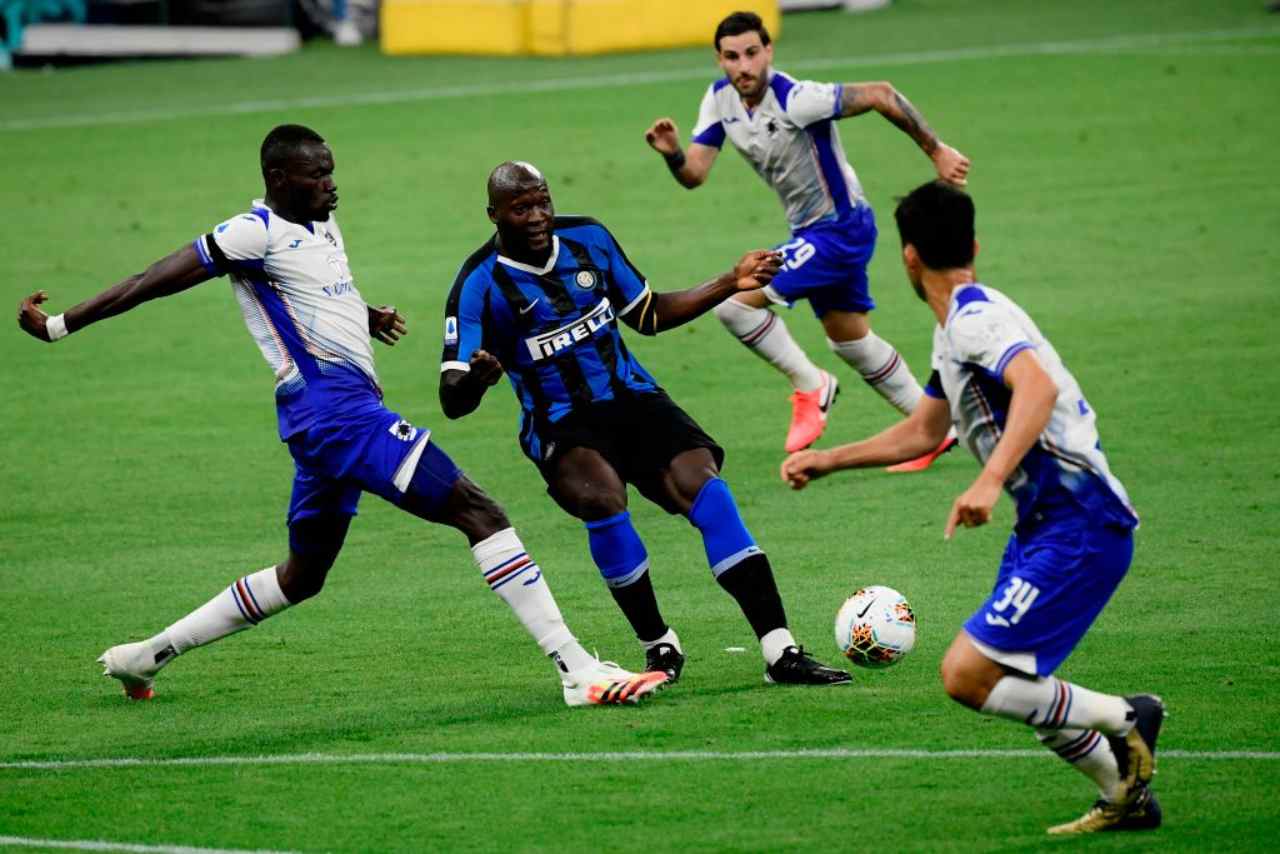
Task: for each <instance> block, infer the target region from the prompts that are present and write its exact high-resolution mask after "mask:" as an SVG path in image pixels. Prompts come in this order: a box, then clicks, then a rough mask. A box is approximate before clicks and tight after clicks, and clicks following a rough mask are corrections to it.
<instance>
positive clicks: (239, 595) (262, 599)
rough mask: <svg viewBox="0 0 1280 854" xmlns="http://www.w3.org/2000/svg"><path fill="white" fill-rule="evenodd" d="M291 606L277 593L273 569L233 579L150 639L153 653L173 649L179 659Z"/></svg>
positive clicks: (278, 585)
mask: <svg viewBox="0 0 1280 854" xmlns="http://www.w3.org/2000/svg"><path fill="white" fill-rule="evenodd" d="M290 604H291V603H290V602H289V600H288V599H286V598H285V597H284V593H282V592H281V590H280V582H279V581H278V580H277V579H276V568H275V567H274V566H269V567H267V568H266V569H261V570H258V571H257V572H255V573H253V574H252V575H246V576H245V577H244V578H239V579H236V582H235V583H234V584H232V585H231V586H230V587H228V588H227V589H226V590H224V591H222V592H221V593H219V594H218V595H217V596H215V597H213V598H212V599H210V600H209V601H208V602H206V603H205V604H203V605H201V606H200V607H199V608H197V609H196V610H194V611H192V612H191V613H190V614H188V615H187V616H185V617H183V618H182V619H181V620H178V622H176V623H174V624H173V625H172V626H170V627H169V628H167V629H165V630H164V631H163V632H161V633H160V634H158V635H156V636H155V637H154V638H152V639H151V642H152V646H153V648H155V651H156V652H159V651H160V650H161V649H163V648H164V647H165V646H172V647H173V649H174V652H176V653H177V654H179V655H181V654H182V653H184V652H186V651H187V650H189V649H194V648H195V647H197V646H204V645H205V644H207V643H213V642H214V641H216V640H218V639H219V638H224V637H226V636H227V635H230V634H235V633H236V632H238V631H242V630H244V629H248V628H251V627H253V626H256V625H257V624H258V623H261V622H262V621H263V620H265V619H266V618H267V617H270V616H271V615H273V614H278V613H280V612H281V611H283V610H284V609H285V608H288V607H289V605H290Z"/></svg>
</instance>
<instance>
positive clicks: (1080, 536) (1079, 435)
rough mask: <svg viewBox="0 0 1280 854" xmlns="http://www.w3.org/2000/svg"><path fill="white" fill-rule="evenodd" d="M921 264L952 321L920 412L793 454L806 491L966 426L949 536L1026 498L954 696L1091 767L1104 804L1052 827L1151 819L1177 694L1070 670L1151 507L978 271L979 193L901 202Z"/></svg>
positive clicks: (952, 191)
mask: <svg viewBox="0 0 1280 854" xmlns="http://www.w3.org/2000/svg"><path fill="white" fill-rule="evenodd" d="M894 216H895V218H896V220H897V224H898V231H899V233H900V234H901V235H902V259H903V262H904V263H905V265H906V269H907V277H908V279H909V280H910V281H911V285H912V287H913V288H914V289H915V292H916V294H917V295H918V296H919V297H920V299H921V300H923V301H924V302H926V303H927V304H928V306H929V309H930V310H931V311H932V312H933V315H934V317H935V318H937V321H938V323H937V326H935V327H934V331H933V374H932V376H931V377H930V379H929V382H928V384H927V385H926V386H925V389H924V398H923V400H921V402H920V405H919V406H918V407H916V409H915V410H914V411H913V412H912V413H911V415H910V416H908V417H907V418H905V419H904V420H902V421H900V422H899V423H898V424H896V425H894V426H893V427H890V428H889V429H887V430H885V431H883V432H881V433H879V434H878V435H876V436H873V437H872V438H870V439H866V440H864V441H861V442H855V443H853V444H849V445H843V446H841V447H838V448H832V449H830V450H824V451H813V450H809V451H800V452H798V453H795V454H792V455H791V456H790V457H788V458H787V459H786V461H785V462H784V463H783V464H782V478H783V480H785V481H787V482H788V483H790V485H791V486H792V487H793V488H795V489H803V488H804V487H805V485H806V484H808V483H809V481H811V480H813V479H815V478H818V477H822V476H823V475H826V474H829V473H830V472H833V471H836V470H838V469H846V468H860V467H865V466H877V465H885V464H888V463H895V462H898V461H900V460H907V459H911V458H912V457H914V456H916V455H918V454H920V453H921V451H923V450H925V449H927V448H931V447H933V446H935V445H936V444H937V443H938V440H939V439H940V438H941V437H942V436H944V435H946V433H947V430H948V429H949V428H950V427H951V426H952V425H953V424H954V426H955V428H956V429H957V430H958V431H959V433H960V438H961V441H963V442H964V443H965V444H966V445H967V446H968V447H969V449H970V450H971V451H973V453H974V455H975V456H976V457H977V458H978V460H979V462H981V464H982V471H981V472H980V473H979V474H978V477H977V479H976V480H975V481H974V482H973V484H972V485H971V486H970V487H969V488H968V489H966V490H965V491H964V492H963V493H962V494H961V495H960V497H959V498H957V499H956V500H955V502H954V503H953V504H952V506H951V513H950V516H949V517H948V519H947V524H946V529H945V535H946V536H947V537H948V538H950V537H951V535H952V533H953V532H954V531H955V528H956V526H957V525H963V526H965V527H975V526H978V525H984V524H986V523H987V522H988V521H990V519H991V512H992V509H993V508H994V507H995V504H996V501H997V499H998V498H999V497H1000V490H1001V488H1002V487H1003V488H1004V489H1005V490H1007V491H1008V493H1009V495H1010V497H1011V498H1013V500H1014V503H1015V504H1016V506H1017V522H1016V524H1015V525H1014V528H1013V535H1012V536H1011V537H1010V538H1009V544H1008V547H1007V548H1006V549H1005V552H1004V558H1003V559H1002V561H1001V564H1000V571H999V574H998V575H997V578H996V584H995V587H994V588H993V590H992V592H991V595H990V596H989V597H988V598H987V600H986V601H985V602H984V603H983V604H982V606H981V607H979V608H978V610H977V611H975V612H974V614H973V616H971V617H970V618H969V620H968V621H967V622H966V623H965V624H964V628H963V630H962V631H961V632H960V633H959V634H957V635H956V638H955V640H954V641H953V642H952V644H951V648H950V649H949V650H947V654H946V657H945V658H944V659H943V661H942V682H943V686H944V687H945V688H946V691H947V693H948V694H949V695H950V696H951V697H952V699H954V700H956V701H957V702H960V703H963V704H964V705H966V706H969V707H971V708H973V709H976V710H978V711H981V712H983V713H986V714H989V715H996V716H999V717H1003V718H1008V719H1009V720H1012V721H1017V722H1019V723H1024V724H1028V725H1030V726H1032V727H1034V728H1035V731H1036V735H1037V737H1038V738H1039V739H1040V741H1041V742H1043V743H1044V744H1045V745H1046V746H1047V747H1049V748H1050V749H1051V750H1053V751H1054V752H1055V753H1057V754H1058V755H1059V756H1061V757H1062V758H1063V759H1065V760H1066V761H1067V762H1069V763H1071V764H1072V765H1074V766H1075V767H1076V768H1078V769H1079V770H1080V771H1081V772H1083V773H1084V774H1086V775H1088V776H1089V777H1090V778H1091V779H1092V780H1093V781H1094V782H1095V783H1096V784H1097V786H1098V790H1099V793H1100V797H1099V799H1098V801H1097V802H1096V803H1095V804H1094V805H1093V807H1091V808H1090V809H1089V810H1088V811H1087V812H1086V813H1085V814H1084V815H1083V816H1081V817H1080V818H1078V819H1076V820H1075V821H1071V822H1068V823H1066V824H1062V825H1058V826H1056V827H1052V828H1050V829H1049V832H1050V833H1055V834H1058V833H1088V832H1093V831H1098V830H1150V829H1153V828H1156V827H1158V826H1159V825H1160V821H1161V813H1160V806H1159V804H1158V803H1157V802H1156V798H1155V795H1154V793H1153V792H1152V791H1151V788H1150V786H1149V785H1148V783H1149V781H1150V779H1151V775H1152V773H1153V771H1154V770H1155V756H1154V753H1155V747H1156V737H1157V736H1158V735H1159V732H1160V724H1161V722H1162V720H1163V718H1164V704H1163V703H1162V702H1161V700H1160V698H1159V697H1155V696H1153V695H1151V694H1136V695H1133V696H1129V697H1124V698H1121V697H1117V696H1111V695H1107V694H1100V693H1098V692H1096V691H1091V690H1089V689H1087V688H1082V687H1080V686H1079V685H1073V684H1071V683H1069V682H1066V681H1064V680H1061V679H1058V678H1055V677H1054V676H1053V675H1052V674H1053V672H1054V670H1056V669H1057V668H1058V666H1059V665H1060V664H1061V663H1062V662H1063V661H1064V660H1065V659H1066V658H1067V656H1069V655H1070V654H1071V651H1072V650H1073V649H1074V648H1075V646H1076V644H1078V643H1079V642H1080V639H1081V638H1082V637H1083V636H1084V634H1085V632H1086V631H1088V629H1089V626H1090V625H1091V624H1092V623H1093V621H1094V619H1095V618H1096V617H1097V616H1098V614H1099V612H1101V610H1102V608H1103V606H1105V605H1106V603H1107V601H1108V600H1109V599H1110V598H1111V594H1112V593H1113V592H1114V591H1115V589H1116V587H1117V586H1118V585H1119V584H1120V581H1121V580H1122V579H1123V578H1124V576H1125V573H1126V572H1128V569H1129V564H1130V562H1131V560H1132V558H1133V530H1134V529H1135V528H1136V527H1137V525H1138V517H1137V515H1136V514H1135V513H1134V511H1133V509H1132V507H1131V506H1130V504H1129V498H1128V496H1127V495H1126V493H1125V489H1124V487H1123V486H1122V485H1121V484H1120V481H1119V480H1117V479H1116V477H1115V475H1113V474H1112V473H1111V468H1110V466H1109V465H1108V463H1107V458H1106V456H1105V455H1104V454H1103V453H1102V444H1101V442H1100V440H1099V439H1098V431H1097V428H1096V424H1095V414H1094V411H1093V408H1092V407H1091V406H1090V405H1089V403H1088V401H1087V400H1086V398H1085V396H1084V393H1083V392H1082V391H1081V389H1080V386H1079V384H1078V383H1077V382H1076V380H1075V377H1073V376H1072V375H1071V373H1070V372H1069V371H1068V370H1067V368H1066V365H1064V364H1063V362H1062V359H1061V358H1060V357H1059V356H1058V353H1057V351H1056V350H1054V348H1053V345H1051V344H1050V343H1049V342H1048V341H1047V340H1046V339H1045V337H1044V336H1043V335H1042V334H1041V333H1040V330H1039V329H1038V328H1037V327H1036V325H1035V323H1033V322H1032V320H1031V318H1030V317H1028V316H1027V314H1026V313H1025V312H1024V311H1023V310H1022V309H1020V308H1019V307H1018V306H1017V305H1015V304H1014V302H1013V301H1012V300H1011V299H1009V298H1008V297H1007V296H1005V295H1004V294H1002V293H1000V292H999V291H997V290H995V289H994V288H990V287H987V286H986V285H983V284H980V283H979V282H978V281H977V279H976V277H975V274H974V265H973V261H974V257H975V255H976V254H977V251H978V244H977V242H976V241H975V240H974V227H973V221H974V209H973V200H972V199H970V198H969V196H968V195H966V194H965V193H964V192H963V191H962V190H959V189H957V188H955V187H953V186H949V185H947V184H945V183H943V182H940V181H934V182H932V183H929V184H925V185H923V186H921V187H918V188H916V189H915V190H914V191H912V193H911V194H910V195H908V196H907V197H906V198H904V199H903V200H902V201H901V202H900V203H899V205H898V207H897V210H896V211H895V212H894Z"/></svg>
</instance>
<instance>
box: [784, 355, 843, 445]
mask: <svg viewBox="0 0 1280 854" xmlns="http://www.w3.org/2000/svg"><path fill="white" fill-rule="evenodd" d="M839 393H840V384H839V383H838V382H836V378H835V377H833V376H831V374H829V373H827V372H826V371H823V372H822V385H820V386H818V387H817V388H816V389H814V390H813V391H796V392H792V394H791V429H790V430H788V431H787V444H786V450H787V453H788V454H794V453H795V452H796V451H802V450H804V449H805V448H807V447H809V446H810V445H812V444H813V443H814V442H816V441H818V437H819V436H821V435H822V431H823V430H825V429H827V413H828V412H830V411H831V405H832V404H833V403H835V402H836V395H838V394H839Z"/></svg>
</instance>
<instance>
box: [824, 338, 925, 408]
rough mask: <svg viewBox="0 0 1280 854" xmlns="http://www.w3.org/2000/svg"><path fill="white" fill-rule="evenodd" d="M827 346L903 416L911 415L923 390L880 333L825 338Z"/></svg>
mask: <svg viewBox="0 0 1280 854" xmlns="http://www.w3.org/2000/svg"><path fill="white" fill-rule="evenodd" d="M827 346H828V347H830V348H831V351H832V352H833V353H835V354H836V355H837V356H839V357H840V358H841V359H844V360H845V362H847V363H848V364H849V366H850V367H852V368H853V369H854V370H855V371H857V372H858V375H859V376H861V377H862V379H863V381H864V382H866V384H867V385H869V386H871V387H872V388H873V389H875V390H876V393H878V394H879V395H880V396H881V397H883V398H884V399H885V400H887V401H889V403H890V404H892V405H893V407H894V408H895V409H897V410H898V411H899V412H901V413H902V414H903V415H910V414H911V411H912V410H913V409H915V408H916V404H918V403H919V402H920V397H921V396H922V395H923V394H924V389H922V388H921V387H920V383H918V382H917V381H916V378H915V377H914V376H912V375H911V369H910V368H909V367H907V360H906V359H904V358H902V356H901V355H899V354H898V351H897V350H895V349H894V347H893V345H892V344H890V343H889V342H888V341H886V340H884V339H883V338H881V337H880V336H879V335H877V334H875V333H874V332H868V333H867V334H866V337H863V338H859V339H857V340H855V341H832V340H831V339H830V338H828V339H827Z"/></svg>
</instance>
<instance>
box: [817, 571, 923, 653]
mask: <svg viewBox="0 0 1280 854" xmlns="http://www.w3.org/2000/svg"><path fill="white" fill-rule="evenodd" d="M915 645H916V615H915V612H913V611H912V610H911V606H910V605H909V604H907V599H906V597H905V596H903V595H902V594H901V593H899V592H898V591H897V590H894V589H893V588H892V587H881V586H878V585H877V586H873V587H864V588H862V589H861V590H859V591H858V592H857V593H855V594H853V595H852V596H850V597H849V598H848V599H846V600H845V603H844V604H843V605H841V606H840V611H839V613H837V614H836V646H838V647H839V648H840V651H841V652H842V653H844V657H845V658H847V659H849V660H850V661H852V662H853V663H854V664H856V665H858V666H859V667H888V666H889V665H891V664H896V663H897V662H899V661H901V660H902V659H903V657H905V656H906V654H907V653H909V652H911V649H912V647H914V646H915Z"/></svg>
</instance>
